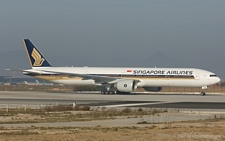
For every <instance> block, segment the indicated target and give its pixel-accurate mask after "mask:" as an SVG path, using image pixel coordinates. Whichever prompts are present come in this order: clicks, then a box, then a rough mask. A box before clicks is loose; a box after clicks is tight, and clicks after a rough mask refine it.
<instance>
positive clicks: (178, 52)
mask: <svg viewBox="0 0 225 141" xmlns="http://www.w3.org/2000/svg"><path fill="white" fill-rule="evenodd" d="M0 2H1V5H0V18H1V20H0V55H1V54H5V53H7V52H11V51H24V47H23V42H22V39H24V38H29V39H31V40H32V42H33V43H34V44H35V45H36V46H37V47H38V49H39V50H40V51H41V52H42V53H43V54H44V56H45V57H47V59H48V60H50V62H51V63H52V64H54V65H55V66H70V65H74V66H85V65H88V66H103V67H104V66H125V67H127V66H132V67H135V66H138V67H140V66H143V67H154V66H157V67H169V66H170V65H171V66H172V67H174V66H175V67H192V68H200V69H206V70H209V71H212V72H214V73H216V74H217V75H219V76H220V77H222V78H225V65H224V60H225V46H224V45H225V16H224V14H225V8H224V7H225V1H224V0H217V1H212V0H197V1H196V0H188V1H179V0H167V1H163V0H162V1H159V0H149V1H148V0H139V1H137V0H113V1H112V0H110V1H107V0H66V1H65V0H64V1H63V0H48V1H46V0H38V1H31V0H20V1H14V0H0ZM161 56H164V57H161ZM165 56H166V57H165ZM154 58H155V59H154ZM161 58H162V59H163V58H164V59H165V58H169V59H171V60H175V61H176V65H174V64H170V62H165V61H164V64H163V63H160V64H157V62H163V61H162V60H160V59H161ZM12 59H16V60H20V58H13V56H12ZM147 59H151V60H149V64H148V60H147ZM143 60H145V61H143ZM9 61H12V60H9ZM15 63H16V62H15ZM26 63H28V62H26ZM0 65H1V64H0ZM11 65H13V62H12V63H11ZM28 65H29V64H28ZM12 67H13V66H12ZM2 69H4V68H2Z"/></svg>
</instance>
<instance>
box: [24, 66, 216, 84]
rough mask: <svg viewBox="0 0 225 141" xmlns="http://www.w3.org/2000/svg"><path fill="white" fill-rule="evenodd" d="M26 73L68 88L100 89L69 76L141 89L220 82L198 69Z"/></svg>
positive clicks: (60, 69)
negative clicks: (128, 82)
mask: <svg viewBox="0 0 225 141" xmlns="http://www.w3.org/2000/svg"><path fill="white" fill-rule="evenodd" d="M25 71H26V72H24V73H25V74H28V75H29V72H31V73H32V72H35V73H37V75H35V76H34V77H36V78H40V79H44V80H47V81H50V82H54V83H61V84H66V85H98V83H96V82H95V80H92V79H82V78H81V77H71V76H70V75H66V74H67V73H68V74H73V73H77V74H88V75H99V76H110V77H115V78H123V79H132V80H138V83H137V86H138V87H164V86H175V87H203V86H209V85H212V84H215V83H218V82H219V81H220V78H219V77H217V76H216V75H215V74H214V73H212V72H209V71H206V70H202V69H195V68H117V67H115V68H109V67H108V68H107V67H46V68H44V67H36V68H33V69H30V70H25ZM52 72H54V73H52ZM62 72H63V74H64V75H63V74H62ZM109 83H110V82H109ZM112 83H114V82H112Z"/></svg>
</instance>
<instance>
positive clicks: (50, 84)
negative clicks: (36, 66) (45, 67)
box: [36, 80, 54, 86]
mask: <svg viewBox="0 0 225 141" xmlns="http://www.w3.org/2000/svg"><path fill="white" fill-rule="evenodd" d="M36 83H37V84H40V85H48V86H52V85H54V84H53V83H46V82H42V83H41V82H39V81H38V80H36Z"/></svg>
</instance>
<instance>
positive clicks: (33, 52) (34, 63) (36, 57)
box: [23, 39, 51, 68]
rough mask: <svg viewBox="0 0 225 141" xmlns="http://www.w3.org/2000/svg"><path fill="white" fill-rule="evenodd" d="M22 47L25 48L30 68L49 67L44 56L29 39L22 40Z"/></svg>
mask: <svg viewBox="0 0 225 141" xmlns="http://www.w3.org/2000/svg"><path fill="white" fill-rule="evenodd" d="M23 42H24V47H25V48H26V51H27V55H28V59H29V61H30V65H31V67H32V68H33V67H51V65H50V64H49V63H48V61H47V60H46V59H45V58H44V56H43V55H42V54H41V53H40V52H39V51H38V49H37V48H36V47H35V46H34V45H33V43H32V42H31V41H30V40H29V39H24V40H23Z"/></svg>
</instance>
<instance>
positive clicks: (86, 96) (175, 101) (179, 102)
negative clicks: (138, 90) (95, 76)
mask: <svg viewBox="0 0 225 141" xmlns="http://www.w3.org/2000/svg"><path fill="white" fill-rule="evenodd" d="M25 103H26V104H28V105H48V104H72V103H76V104H79V105H89V106H92V107H143V108H144V107H146V108H176V109H214V110H215V109H218V110H225V95H223V94H207V95H206V96H200V95H197V94H163V95H162V94H160V95H157V94H148V95H147V94H145V95H141V94H131V95H101V94H91V93H83V94H82V93H46V92H11V91H8V92H6V91H1V92H0V106H2V107H3V106H4V105H10V106H11V107H13V106H20V105H22V104H25Z"/></svg>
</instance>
